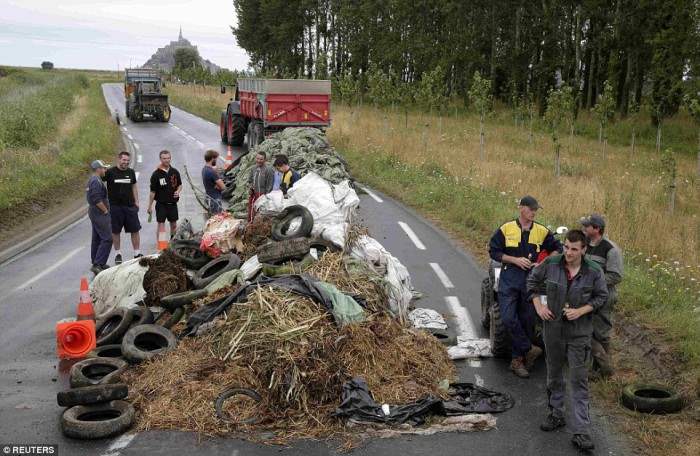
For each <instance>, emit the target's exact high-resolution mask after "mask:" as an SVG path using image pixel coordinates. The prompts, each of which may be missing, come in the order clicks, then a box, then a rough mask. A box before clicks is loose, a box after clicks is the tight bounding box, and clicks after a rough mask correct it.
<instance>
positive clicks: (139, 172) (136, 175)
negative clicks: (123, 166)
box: [136, 171, 141, 180]
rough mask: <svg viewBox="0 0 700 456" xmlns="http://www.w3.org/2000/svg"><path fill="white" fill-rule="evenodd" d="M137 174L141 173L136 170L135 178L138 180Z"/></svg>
mask: <svg viewBox="0 0 700 456" xmlns="http://www.w3.org/2000/svg"><path fill="white" fill-rule="evenodd" d="M139 174H141V173H140V172H138V171H136V180H139Z"/></svg>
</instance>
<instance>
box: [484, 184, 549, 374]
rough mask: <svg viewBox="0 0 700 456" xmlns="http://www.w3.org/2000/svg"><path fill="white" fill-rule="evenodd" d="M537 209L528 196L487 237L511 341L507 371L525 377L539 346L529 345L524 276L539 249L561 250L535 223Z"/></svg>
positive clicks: (530, 313) (530, 320)
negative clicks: (515, 213) (514, 216)
mask: <svg viewBox="0 0 700 456" xmlns="http://www.w3.org/2000/svg"><path fill="white" fill-rule="evenodd" d="M539 208H540V205H539V203H538V202H537V200H536V199H535V198H533V197H532V196H524V197H523V198H522V199H521V200H520V203H519V204H518V210H519V212H520V214H519V216H518V218H517V219H515V220H512V221H510V222H506V223H504V224H503V225H501V226H500V227H499V228H498V229H497V230H496V232H495V233H494V234H493V236H492V237H491V242H490V243H489V255H490V256H491V258H492V259H493V260H494V261H497V262H499V263H502V264H503V268H502V269H501V275H500V278H499V282H498V305H499V307H500V311H501V319H502V321H503V324H504V325H505V327H506V328H508V332H509V333H510V337H511V340H512V353H511V355H512V360H511V363H510V370H511V371H513V373H514V374H515V375H517V376H518V377H520V378H528V377H529V376H530V372H529V370H530V369H532V366H533V365H534V363H535V360H536V359H537V358H538V357H539V356H540V355H542V348H540V347H538V346H537V345H533V344H532V339H533V336H534V328H535V318H536V317H535V313H534V309H533V308H532V305H530V303H529V301H528V299H527V289H526V287H527V285H526V279H527V275H528V273H529V272H530V269H531V268H532V267H533V266H534V265H535V261H536V259H537V256H538V255H539V253H540V252H541V251H542V250H546V251H548V252H554V251H559V252H561V244H560V243H559V241H557V240H556V239H555V238H554V236H553V235H552V233H551V232H550V231H549V230H548V229H547V228H546V227H545V226H544V225H541V224H539V223H537V222H535V215H536V214H537V210H538V209H539Z"/></svg>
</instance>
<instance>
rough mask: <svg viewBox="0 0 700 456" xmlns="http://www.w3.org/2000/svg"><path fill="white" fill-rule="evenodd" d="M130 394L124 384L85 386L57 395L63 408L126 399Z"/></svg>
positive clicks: (57, 400) (57, 399)
mask: <svg viewBox="0 0 700 456" xmlns="http://www.w3.org/2000/svg"><path fill="white" fill-rule="evenodd" d="M128 394H129V388H128V387H127V386H126V385H125V384H124V383H115V384H112V385H93V386H83V387H82V388H72V389H69V390H68V391H61V392H59V393H58V394H56V402H58V405H60V406H61V407H73V406H75V405H92V404H100V403H102V402H109V401H115V400H118V399H124V398H126V396H127V395H128Z"/></svg>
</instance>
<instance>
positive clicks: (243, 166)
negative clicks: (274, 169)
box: [224, 128, 351, 218]
mask: <svg viewBox="0 0 700 456" xmlns="http://www.w3.org/2000/svg"><path fill="white" fill-rule="evenodd" d="M255 151H256V152H257V151H261V152H265V155H266V156H267V158H268V160H274V157H275V156H276V155H279V154H284V155H286V156H287V157H288V158H289V165H290V166H291V167H292V168H293V169H294V170H296V171H298V172H299V173H300V174H301V175H302V176H304V175H306V174H308V173H309V172H314V173H316V174H318V175H319V176H321V177H322V178H323V179H325V180H326V181H328V182H331V183H333V184H339V183H340V182H343V181H346V180H351V177H350V173H349V171H348V165H347V163H346V162H345V160H344V159H343V157H341V156H340V155H339V154H338V153H337V152H336V151H335V150H334V149H333V147H332V146H331V145H330V144H329V143H328V139H327V138H326V135H324V134H323V133H322V132H321V131H320V130H318V129H316V128H287V129H285V130H282V131H281V132H279V133H275V134H273V135H271V136H269V137H268V138H267V139H265V141H263V142H262V143H261V144H260V145H259V146H258V147H257V148H256V149H255ZM254 166H255V154H252V153H251V154H247V155H245V156H243V157H242V158H241V160H240V163H239V164H238V166H235V167H234V168H232V169H231V170H230V171H229V172H228V173H227V174H226V176H225V178H224V180H225V182H226V184H227V185H226V187H227V191H226V192H225V193H224V194H225V195H226V196H229V197H230V199H229V211H231V212H232V213H234V214H236V215H237V216H239V218H245V217H244V215H243V214H244V213H245V212H246V203H247V201H248V176H249V175H250V171H251V169H253V167H254Z"/></svg>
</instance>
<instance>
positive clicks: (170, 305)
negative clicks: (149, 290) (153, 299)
mask: <svg viewBox="0 0 700 456" xmlns="http://www.w3.org/2000/svg"><path fill="white" fill-rule="evenodd" d="M206 295H207V291H206V290H191V291H183V292H180V293H174V294H171V295H168V296H165V297H163V298H160V305H161V306H162V307H163V308H164V309H166V310H167V311H168V312H170V313H172V312H175V311H176V310H177V309H179V308H180V307H182V306H186V305H187V304H190V303H192V301H194V300H195V299H199V298H202V297H204V296H206Z"/></svg>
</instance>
